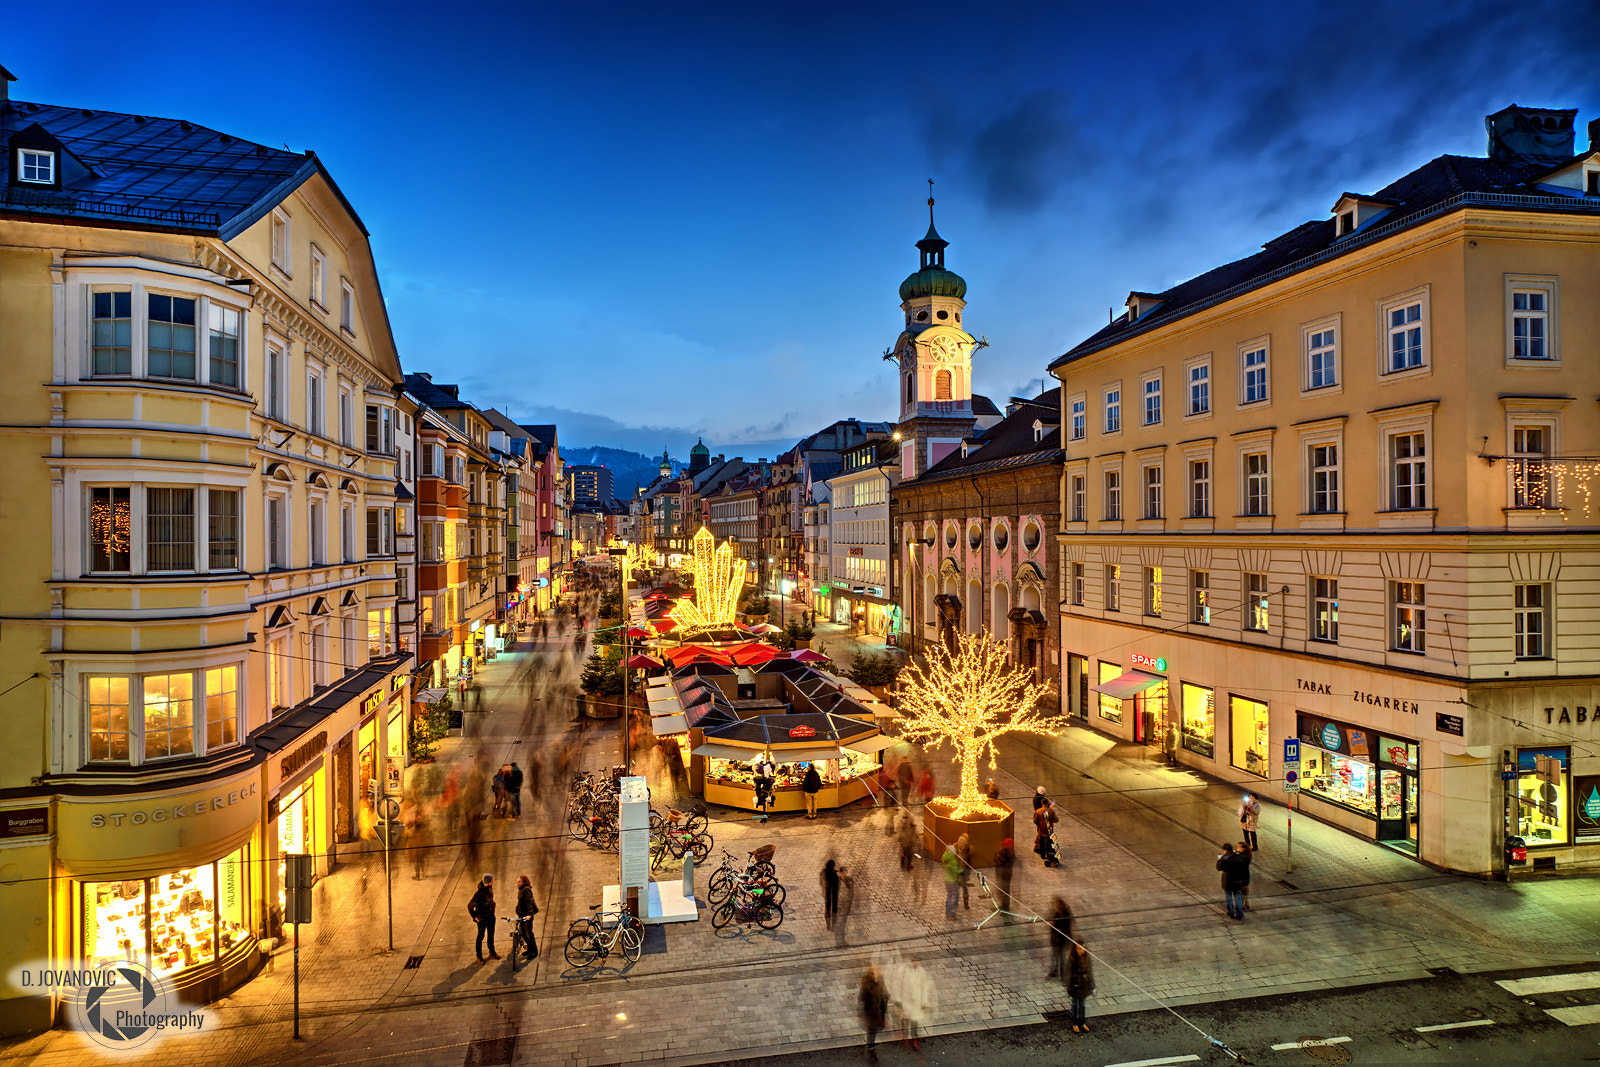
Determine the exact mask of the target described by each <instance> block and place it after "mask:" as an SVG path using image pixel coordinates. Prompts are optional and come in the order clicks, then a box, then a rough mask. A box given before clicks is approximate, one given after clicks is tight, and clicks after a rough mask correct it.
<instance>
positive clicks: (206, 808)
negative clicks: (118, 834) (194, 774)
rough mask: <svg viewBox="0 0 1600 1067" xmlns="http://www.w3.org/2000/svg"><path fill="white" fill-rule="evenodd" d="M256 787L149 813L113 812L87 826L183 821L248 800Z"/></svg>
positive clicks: (248, 786) (96, 817)
mask: <svg viewBox="0 0 1600 1067" xmlns="http://www.w3.org/2000/svg"><path fill="white" fill-rule="evenodd" d="M256 785H257V783H255V782H248V783H246V784H244V785H242V786H240V787H239V788H238V789H233V790H230V791H228V792H227V793H218V794H217V795H216V796H213V797H204V798H202V799H200V800H196V801H192V802H189V803H185V804H173V805H172V806H170V807H161V808H153V809H151V810H150V811H135V812H126V811H114V812H111V813H110V814H108V815H96V816H94V817H92V818H91V819H90V820H89V825H90V826H94V827H102V826H108V825H109V826H118V827H120V826H122V825H123V824H124V823H126V824H128V825H130V826H143V825H145V824H146V823H152V822H167V821H168V820H171V819H184V818H188V817H190V816H193V815H204V814H205V813H207V812H210V811H223V810H225V809H227V808H230V807H232V806H233V805H235V804H237V803H239V802H240V801H242V800H248V799H249V798H250V797H252V796H254V795H255V792H256Z"/></svg>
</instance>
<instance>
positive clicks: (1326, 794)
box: [1300, 746, 1398, 817]
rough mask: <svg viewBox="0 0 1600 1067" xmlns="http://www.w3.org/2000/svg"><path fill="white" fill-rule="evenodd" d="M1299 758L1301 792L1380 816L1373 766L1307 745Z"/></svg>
mask: <svg viewBox="0 0 1600 1067" xmlns="http://www.w3.org/2000/svg"><path fill="white" fill-rule="evenodd" d="M1300 759H1301V760H1302V761H1303V762H1302V765H1301V782H1302V783H1303V784H1302V785H1301V789H1302V791H1304V792H1306V793H1310V794H1311V795H1313V796H1317V797H1321V798H1322V799H1324V800H1331V801H1333V802H1334V803H1335V804H1340V805H1343V806H1344V807H1347V808H1354V809H1355V810H1356V811H1359V812H1362V813H1364V814H1366V815H1371V816H1373V817H1376V816H1377V814H1378V803H1377V776H1376V775H1375V774H1373V770H1372V765H1371V764H1370V763H1367V762H1365V761H1363V760H1358V759H1352V758H1351V757H1349V756H1341V755H1339V754H1337V753H1334V752H1326V751H1324V750H1322V749H1320V748H1308V747H1305V746H1301V749H1300ZM1397 788H1398V787H1397ZM1396 797H1397V801H1398V793H1397V794H1396Z"/></svg>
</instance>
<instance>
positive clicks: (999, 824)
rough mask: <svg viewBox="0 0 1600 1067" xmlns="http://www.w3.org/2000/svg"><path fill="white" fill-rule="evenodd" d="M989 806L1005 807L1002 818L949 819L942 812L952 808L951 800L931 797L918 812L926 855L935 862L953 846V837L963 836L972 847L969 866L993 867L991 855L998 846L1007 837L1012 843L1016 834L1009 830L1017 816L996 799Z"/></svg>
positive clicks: (975, 816)
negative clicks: (920, 812) (919, 812)
mask: <svg viewBox="0 0 1600 1067" xmlns="http://www.w3.org/2000/svg"><path fill="white" fill-rule="evenodd" d="M989 803H990V804H993V805H996V806H998V807H1002V808H1005V810H1006V813H1005V815H1004V816H1003V817H1000V816H994V815H986V814H977V815H970V816H967V817H965V818H961V819H953V818H951V817H950V816H949V815H946V814H944V813H945V812H947V811H949V810H950V809H952V808H954V807H955V798H954V797H934V798H933V799H932V800H930V801H928V803H927V804H926V805H924V806H923V809H922V847H923V848H924V849H926V850H927V854H928V855H929V856H931V857H932V858H933V859H935V860H937V859H939V858H940V857H942V856H943V855H944V850H945V848H946V847H948V846H950V845H954V844H955V843H956V838H958V837H960V836H961V835H962V834H966V835H967V843H968V844H970V845H971V846H972V865H973V866H974V867H992V866H994V854H995V853H996V852H998V851H1000V843H1001V842H1002V841H1004V840H1005V839H1006V838H1008V837H1009V838H1011V839H1012V841H1013V843H1015V840H1016V836H1017V835H1016V833H1015V832H1014V830H1013V827H1014V826H1015V825H1016V818H1017V816H1016V812H1014V811H1012V810H1011V806H1010V805H1009V804H1003V803H1001V802H1000V801H998V800H991V801H989Z"/></svg>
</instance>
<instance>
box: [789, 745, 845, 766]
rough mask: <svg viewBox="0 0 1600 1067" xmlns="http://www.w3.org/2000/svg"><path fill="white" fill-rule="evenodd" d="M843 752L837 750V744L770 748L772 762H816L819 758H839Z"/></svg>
mask: <svg viewBox="0 0 1600 1067" xmlns="http://www.w3.org/2000/svg"><path fill="white" fill-rule="evenodd" d="M843 755H844V753H843V752H840V751H839V747H838V746H837V745H827V746H822V745H817V746H813V747H811V748H783V747H781V746H780V747H774V748H773V750H772V762H773V763H816V762H818V761H819V760H827V759H839V758H840V757H841V756H843Z"/></svg>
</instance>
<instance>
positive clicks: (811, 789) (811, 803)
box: [800, 763, 822, 819]
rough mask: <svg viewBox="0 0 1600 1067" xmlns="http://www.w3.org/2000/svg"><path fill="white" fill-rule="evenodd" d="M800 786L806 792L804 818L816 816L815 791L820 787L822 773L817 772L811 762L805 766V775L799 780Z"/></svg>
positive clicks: (815, 766)
mask: <svg viewBox="0 0 1600 1067" xmlns="http://www.w3.org/2000/svg"><path fill="white" fill-rule="evenodd" d="M800 788H801V789H804V790H805V793H806V818H808V819H815V818H816V817H817V793H818V792H819V791H820V790H821V789H822V775H820V774H818V773H817V765H816V764H815V763H813V764H812V765H811V766H809V767H807V768H806V776H805V777H804V778H803V779H801V781H800Z"/></svg>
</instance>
